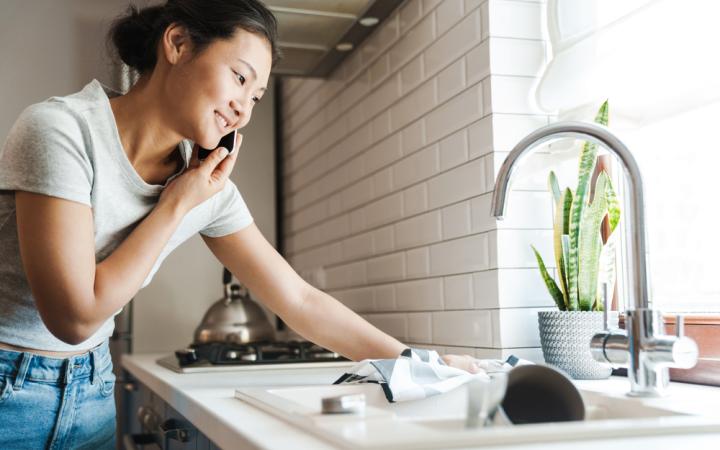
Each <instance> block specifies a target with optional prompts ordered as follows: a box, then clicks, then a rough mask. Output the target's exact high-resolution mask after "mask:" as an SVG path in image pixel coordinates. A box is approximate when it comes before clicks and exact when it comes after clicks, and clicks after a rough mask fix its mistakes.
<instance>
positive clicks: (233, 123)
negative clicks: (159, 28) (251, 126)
mask: <svg viewBox="0 0 720 450" xmlns="http://www.w3.org/2000/svg"><path fill="white" fill-rule="evenodd" d="M176 32H177V33H180V34H177V35H175V36H173V33H176ZM182 33H184V30H183V29H182V27H178V29H176V30H173V29H172V26H171V28H170V29H169V30H167V31H166V35H167V37H168V39H164V43H163V45H164V47H165V48H164V50H165V51H166V52H167V51H168V50H172V49H169V48H168V45H170V44H169V42H172V39H175V44H176V45H177V44H178V43H179V42H182V39H183V38H182V37H181V36H182ZM184 39H185V41H184V42H185V44H184V45H182V44H181V45H180V46H179V47H178V49H177V52H178V53H177V55H176V57H177V58H176V59H175V60H173V55H172V54H171V55H167V57H168V60H169V61H170V63H171V64H170V70H169V72H168V73H167V78H166V80H165V83H164V90H165V93H164V96H165V97H166V99H167V103H168V104H169V106H170V109H169V110H168V112H169V113H171V114H173V116H174V117H175V118H177V122H176V123H174V124H173V126H174V128H176V130H177V131H178V132H179V133H180V134H181V135H182V136H183V137H184V138H187V139H190V140H192V141H194V142H196V143H197V144H199V145H200V146H201V147H205V148H215V147H216V146H217V144H218V142H219V141H220V138H222V137H223V136H224V135H226V134H228V133H229V132H231V131H232V130H234V129H239V128H243V127H244V126H245V125H247V123H248V122H249V121H250V117H251V115H252V110H253V107H254V106H255V104H257V103H258V102H259V101H260V100H261V99H262V97H263V95H264V94H265V90H266V88H267V83H268V78H269V76H270V69H271V67H272V54H271V49H270V43H269V42H268V41H267V39H265V38H264V37H263V36H260V35H257V34H254V33H250V32H248V31H245V30H243V29H237V31H236V32H235V34H234V35H233V36H232V37H231V38H229V39H218V40H215V41H213V42H212V43H210V44H209V45H208V46H207V47H206V48H204V49H203V50H202V51H201V52H200V53H199V54H193V53H192V50H191V48H192V46H191V45H190V46H188V45H186V44H187V37H185V38H184ZM166 54H167V53H166Z"/></svg>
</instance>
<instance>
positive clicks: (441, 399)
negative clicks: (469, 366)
mask: <svg viewBox="0 0 720 450" xmlns="http://www.w3.org/2000/svg"><path fill="white" fill-rule="evenodd" d="M577 386H578V388H579V390H580V392H581V395H582V397H583V401H584V403H585V408H586V420H584V421H577V422H558V423H546V424H528V425H504V426H490V427H486V428H473V429H466V428H465V415H466V409H467V387H465V386H461V387H459V388H457V389H455V390H453V391H451V392H448V393H446V394H443V395H438V396H434V397H430V398H426V399H423V400H416V401H411V402H402V403H389V402H388V401H387V400H386V399H385V396H384V394H383V391H382V388H381V387H380V386H379V385H377V384H354V385H331V386H291V387H264V388H258V387H255V388H242V389H237V390H236V393H235V396H236V397H237V398H239V399H240V400H242V401H245V402H247V403H249V404H252V405H254V406H255V407H257V408H260V409H262V410H263V411H265V412H268V413H270V414H272V415H275V416H276V417H278V418H280V419H283V420H285V421H287V422H289V423H292V424H294V425H295V426H297V427H299V428H301V429H303V430H304V431H306V432H308V433H312V434H314V435H316V436H318V437H320V438H322V439H325V440H327V441H330V442H331V443H333V444H335V445H338V446H341V447H345V448H434V447H458V446H486V445H487V446H489V445H506V444H521V443H530V442H533V443H536V442H553V441H567V440H584V439H601V438H607V437H609V436H612V437H632V436H643V435H653V436H657V435H662V434H689V433H720V416H718V415H717V413H713V411H712V409H710V408H707V409H705V410H702V409H698V405H703V404H708V403H711V404H717V400H718V399H720V398H718V397H720V393H718V392H716V391H720V390H718V389H714V388H706V387H697V386H690V387H687V386H685V385H676V386H679V387H677V388H676V389H675V390H674V391H673V390H671V394H670V396H669V397H665V398H651V399H648V398H631V397H627V396H625V395H624V390H626V389H627V381H626V380H625V379H615V380H602V381H594V382H578V383H577ZM623 388H624V390H623ZM350 394H364V395H365V399H366V407H365V410H364V411H362V412H358V413H350V414H323V413H322V411H321V402H322V399H323V398H327V397H336V396H341V395H350ZM709 394H710V397H714V398H715V399H716V400H715V401H711V400H710V399H709V398H708V395H709ZM693 397H694V399H693Z"/></svg>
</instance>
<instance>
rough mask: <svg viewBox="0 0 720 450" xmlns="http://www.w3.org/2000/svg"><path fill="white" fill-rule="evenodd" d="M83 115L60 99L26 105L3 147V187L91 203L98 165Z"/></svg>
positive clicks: (0, 153) (0, 176) (0, 166)
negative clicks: (89, 148)
mask: <svg viewBox="0 0 720 450" xmlns="http://www.w3.org/2000/svg"><path fill="white" fill-rule="evenodd" d="M86 147H87V144H86V141H85V133H84V132H83V126H82V118H80V117H77V116H75V115H74V114H73V113H72V112H71V111H69V110H67V109H65V107H64V106H63V105H61V104H59V103H48V102H45V103H38V104H36V105H32V106H30V107H28V108H27V109H25V111H23V113H22V114H21V115H20V117H19V118H18V120H17V121H16V122H15V124H14V125H13V127H12V128H11V130H10V133H9V135H8V137H7V140H6V141H5V145H4V146H3V148H2V151H0V189H2V190H13V191H27V192H33V193H37V194H44V195H49V196H53V197H59V198H63V199H66V200H72V201H75V202H79V203H83V204H86V205H88V206H91V202H90V195H91V191H92V184H93V166H92V163H91V161H90V157H89V156H88V152H87V150H86Z"/></svg>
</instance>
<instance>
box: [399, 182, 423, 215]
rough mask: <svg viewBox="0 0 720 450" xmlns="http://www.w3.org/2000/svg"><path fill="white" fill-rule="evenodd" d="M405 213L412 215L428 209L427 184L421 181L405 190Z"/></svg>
mask: <svg viewBox="0 0 720 450" xmlns="http://www.w3.org/2000/svg"><path fill="white" fill-rule="evenodd" d="M403 202H404V205H405V215H407V216H412V215H415V214H418V213H421V212H425V211H426V210H427V184H425V183H420V184H416V185H415V186H412V187H409V188H407V189H405V190H404V191H403Z"/></svg>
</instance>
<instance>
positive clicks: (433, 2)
mask: <svg viewBox="0 0 720 450" xmlns="http://www.w3.org/2000/svg"><path fill="white" fill-rule="evenodd" d="M442 2H443V0H422V10H423V14H428V13H429V12H430V11H432V10H433V9H435V7H436V6H437V5H439V4H440V3H442Z"/></svg>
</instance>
